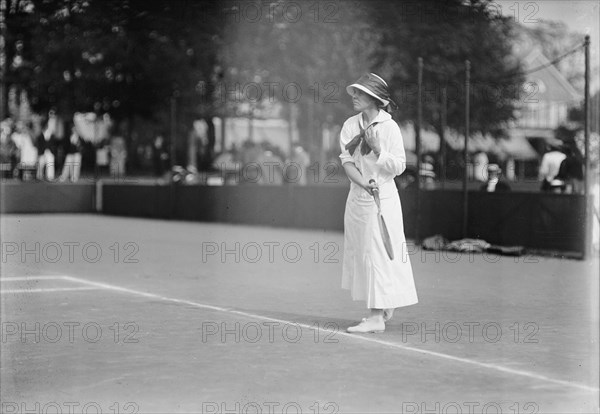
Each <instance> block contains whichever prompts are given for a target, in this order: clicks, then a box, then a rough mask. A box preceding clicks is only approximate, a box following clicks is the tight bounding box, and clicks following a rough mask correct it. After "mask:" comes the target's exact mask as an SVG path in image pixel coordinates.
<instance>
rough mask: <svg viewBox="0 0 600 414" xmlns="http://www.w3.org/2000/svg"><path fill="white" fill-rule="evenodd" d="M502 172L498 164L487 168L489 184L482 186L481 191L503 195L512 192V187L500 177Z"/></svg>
mask: <svg viewBox="0 0 600 414" xmlns="http://www.w3.org/2000/svg"><path fill="white" fill-rule="evenodd" d="M501 174H502V170H501V169H500V166H499V165H498V164H489V165H488V167H487V182H486V183H485V184H482V185H481V187H479V189H480V190H481V191H486V192H488V193H502V192H508V191H510V185H508V183H507V182H506V181H504V180H502V179H500V175H501Z"/></svg>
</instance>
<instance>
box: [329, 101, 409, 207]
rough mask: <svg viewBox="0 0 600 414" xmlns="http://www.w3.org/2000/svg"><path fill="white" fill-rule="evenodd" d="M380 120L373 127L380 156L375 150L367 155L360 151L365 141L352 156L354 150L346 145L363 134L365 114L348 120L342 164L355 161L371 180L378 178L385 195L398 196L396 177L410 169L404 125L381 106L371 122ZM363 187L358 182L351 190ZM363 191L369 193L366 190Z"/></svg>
mask: <svg viewBox="0 0 600 414" xmlns="http://www.w3.org/2000/svg"><path fill="white" fill-rule="evenodd" d="M376 122H377V125H375V126H373V128H372V133H374V134H375V137H376V138H377V139H379V145H380V146H381V153H380V154H379V157H377V156H376V155H375V153H374V152H373V151H371V152H369V153H368V154H367V155H362V154H361V152H360V147H361V145H362V143H361V144H360V145H359V146H357V147H356V150H355V151H354V155H350V152H349V151H348V150H347V149H346V144H348V143H349V142H350V141H352V139H353V138H354V137H355V136H357V135H358V134H360V131H361V128H362V129H365V125H364V124H363V119H362V113H359V114H357V115H355V116H353V117H351V118H348V119H347V120H346V122H344V126H343V127H342V130H341V132H340V147H341V150H342V153H341V154H340V159H341V161H342V165H343V164H345V163H347V162H351V163H354V165H355V166H356V168H357V169H358V170H359V171H360V172H361V174H362V175H363V177H365V179H366V180H367V181H369V180H371V179H374V180H375V182H376V183H377V185H378V186H379V193H380V197H381V198H387V197H391V196H393V195H396V196H397V194H398V190H397V189H396V185H395V183H394V177H395V176H397V175H400V174H402V173H403V172H404V170H405V169H406V153H405V152H404V141H403V140H402V134H401V132H400V127H399V126H398V124H397V123H396V122H395V121H394V120H393V119H392V116H391V115H390V114H389V113H387V112H385V111H384V110H381V109H380V110H379V113H378V114H377V116H376V117H375V119H373V120H372V121H371V123H369V125H371V124H373V123H376ZM369 125H367V127H368V126H369ZM363 139H364V138H363ZM359 189H360V187H359V186H358V185H356V184H354V183H352V184H351V187H350V190H351V191H358V190H359ZM360 190H361V191H362V192H364V193H365V194H367V195H368V193H366V191H364V190H362V189H360Z"/></svg>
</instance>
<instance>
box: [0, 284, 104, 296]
mask: <svg viewBox="0 0 600 414" xmlns="http://www.w3.org/2000/svg"><path fill="white" fill-rule="evenodd" d="M76 290H100V288H97V287H91V286H90V287H70V288H69V287H66V288H36V289H3V290H0V294H2V295H3V294H5V293H48V292H72V291H76Z"/></svg>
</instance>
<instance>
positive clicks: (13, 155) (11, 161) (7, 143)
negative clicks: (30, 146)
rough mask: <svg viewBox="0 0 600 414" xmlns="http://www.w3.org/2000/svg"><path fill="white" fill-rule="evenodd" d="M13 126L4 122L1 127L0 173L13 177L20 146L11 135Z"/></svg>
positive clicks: (4, 176) (2, 175) (6, 176)
mask: <svg viewBox="0 0 600 414" xmlns="http://www.w3.org/2000/svg"><path fill="white" fill-rule="evenodd" d="M11 129H12V128H11V126H10V124H9V123H8V122H2V125H1V127H0V174H1V177H2V178H12V177H13V171H14V170H15V166H16V164H17V156H18V152H19V150H18V148H17V146H16V144H15V143H14V142H13V140H12V137H11Z"/></svg>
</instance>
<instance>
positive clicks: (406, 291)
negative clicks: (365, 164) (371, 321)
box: [342, 185, 418, 309]
mask: <svg viewBox="0 0 600 414" xmlns="http://www.w3.org/2000/svg"><path fill="white" fill-rule="evenodd" d="M388 195H389V196H388V197H385V198H381V212H382V214H383V217H384V219H385V223H386V226H387V228H388V231H389V234H390V238H391V241H392V246H393V249H394V259H393V260H390V258H389V257H388V255H387V253H386V251H385V247H384V245H383V240H382V237H381V233H380V230H379V223H378V221H377V205H376V204H375V201H374V199H373V197H372V196H371V195H370V194H368V193H367V192H366V191H364V190H363V189H360V188H358V187H355V186H354V185H352V188H351V190H350V193H349V194H348V199H347V201H346V211H345V214H344V259H343V271H342V288H343V289H349V290H350V292H351V294H352V299H353V300H362V301H366V302H367V308H369V309H388V308H398V307H402V306H408V305H413V304H415V303H417V302H418V298H417V291H416V289H415V282H414V279H413V272H412V266H411V263H410V258H409V256H408V249H407V246H406V238H405V236H404V223H403V221H402V206H401V205H400V197H399V196H398V193H397V192H392V193H391V194H390V193H389V192H388Z"/></svg>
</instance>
